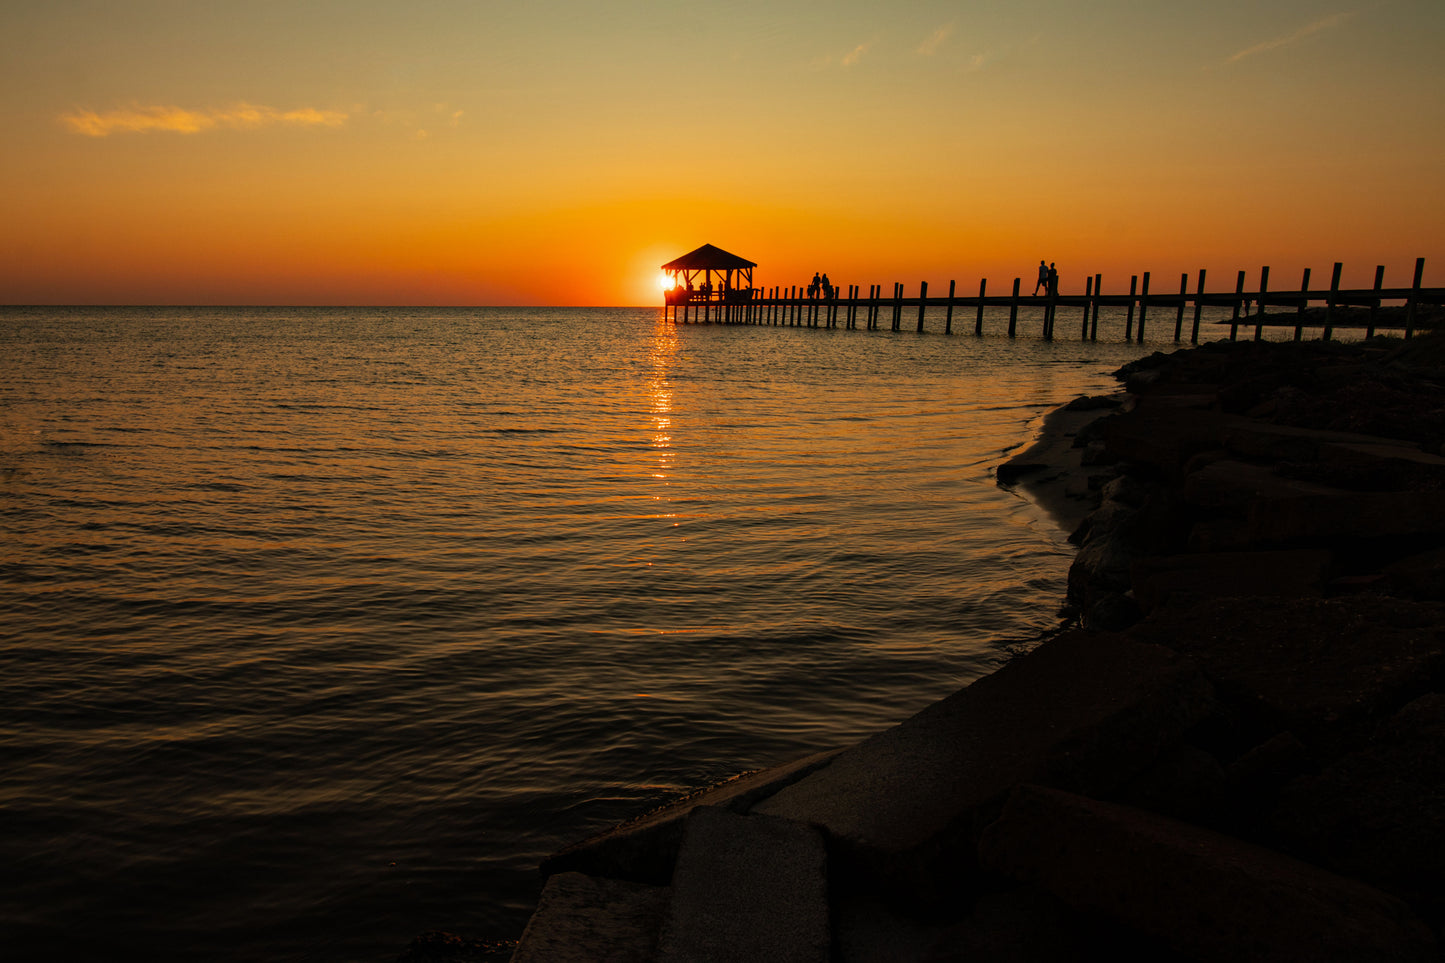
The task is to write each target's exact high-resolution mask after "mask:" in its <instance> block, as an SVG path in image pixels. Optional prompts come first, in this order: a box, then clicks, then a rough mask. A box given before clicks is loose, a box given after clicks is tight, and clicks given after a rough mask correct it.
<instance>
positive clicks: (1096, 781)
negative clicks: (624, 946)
mask: <svg viewBox="0 0 1445 963" xmlns="http://www.w3.org/2000/svg"><path fill="white" fill-rule="evenodd" d="M1212 704H1213V703H1212V693H1211V690H1210V688H1209V686H1208V685H1207V684H1206V683H1205V682H1204V680H1203V679H1202V678H1201V677H1200V675H1199V674H1198V672H1197V670H1196V669H1195V667H1194V666H1193V665H1192V664H1191V663H1189V662H1188V661H1187V660H1185V659H1182V658H1180V657H1179V656H1177V655H1175V654H1174V653H1171V652H1169V651H1168V650H1167V649H1164V648H1162V647H1159V646H1153V645H1139V644H1137V643H1134V642H1131V641H1129V640H1127V639H1124V638H1121V637H1118V636H1109V635H1094V634H1090V633H1083V632H1077V633H1071V634H1066V635H1064V636H1060V637H1059V638H1057V639H1054V640H1051V641H1049V642H1046V643H1044V644H1043V645H1041V646H1040V647H1039V648H1037V649H1035V650H1034V651H1032V652H1030V653H1028V654H1027V655H1024V656H1020V657H1019V658H1017V659H1015V660H1013V661H1012V662H1009V663H1008V664H1007V665H1005V666H1004V667H1003V668H1001V669H999V670H998V671H997V672H994V673H993V674H992V675H989V676H985V677H984V678H982V679H979V680H978V681H977V682H974V683H973V684H972V685H970V686H968V687H967V688H965V689H962V690H960V691H959V692H957V693H955V694H953V695H952V696H949V697H948V698H946V699H943V700H942V701H940V702H937V703H934V704H933V705H931V706H929V707H928V708H926V709H924V710H923V711H922V712H920V713H918V714H917V715H916V716H914V717H913V718H911V719H909V720H907V721H906V722H903V723H901V724H899V725H897V726H894V727H893V728H891V729H888V730H886V731H884V732H881V733H878V734H876V735H874V736H872V737H871V738H869V739H867V740H865V741H864V742H862V743H860V744H859V745H858V746H856V747H854V748H852V749H849V750H846V751H845V752H843V753H842V754H841V755H839V756H838V758H836V759H835V760H834V761H833V762H832V764H831V765H829V766H828V767H827V768H826V769H822V770H820V771H818V772H816V773H813V774H812V775H811V776H809V777H807V778H806V779H803V780H801V781H799V782H797V783H794V784H793V785H792V786H789V787H787V788H786V789H783V790H782V791H780V792H779V793H778V794H777V795H775V796H773V797H772V798H770V799H768V800H766V801H764V802H762V803H760V804H759V805H758V806H757V807H756V808H755V810H754V811H755V812H760V813H766V814H770V815H776V816H785V817H788V818H790V819H796V820H800V821H803V822H810V823H813V824H814V825H817V826H818V827H820V828H821V829H823V830H824V832H825V833H826V834H827V836H828V838H829V844H830V850H829V854H830V858H835V859H837V860H838V861H839V862H838V864H837V865H836V867H835V868H836V869H840V870H842V871H846V872H849V873H853V874H860V875H866V874H869V873H875V874H877V878H878V880H879V882H880V883H881V884H883V885H885V886H888V887H890V888H892V889H893V890H894V891H895V892H896V893H898V894H899V895H901V896H906V897H911V898H917V899H922V900H925V901H932V900H935V899H937V898H939V897H940V896H941V895H942V894H944V893H946V892H947V891H948V890H949V889H950V888H951V886H952V885H953V883H954V882H955V880H956V879H957V877H958V876H959V875H961V874H966V873H967V872H968V868H969V866H970V865H971V863H972V852H973V843H974V839H975V834H976V831H977V829H978V828H981V827H982V825H983V824H984V823H986V822H987V821H988V820H991V819H992V818H993V817H994V815H996V814H997V808H998V806H999V805H1001V804H1002V800H1003V797H1004V796H1005V795H1006V794H1007V792H1008V790H1009V789H1011V788H1012V787H1013V786H1015V785H1017V784H1019V783H1021V782H1044V783H1049V784H1053V785H1058V786H1063V787H1067V788H1072V789H1078V790H1081V791H1085V792H1090V791H1094V792H1103V791H1108V790H1111V789H1114V788H1115V787H1117V786H1119V785H1121V784H1122V783H1123V781H1124V780H1126V779H1128V778H1129V777H1131V776H1133V775H1135V774H1136V773H1137V772H1139V771H1140V770H1142V769H1143V768H1144V767H1145V766H1146V765H1147V764H1148V763H1149V761H1150V760H1151V759H1152V758H1153V757H1154V755H1155V754H1156V753H1157V752H1158V751H1159V749H1160V748H1161V747H1162V746H1164V745H1166V744H1167V743H1169V742H1171V741H1172V740H1174V739H1176V738H1177V737H1178V736H1179V735H1180V734H1181V733H1182V732H1184V730H1186V729H1187V728H1189V727H1190V726H1191V725H1193V724H1194V723H1196V722H1198V721H1199V720H1201V719H1203V718H1204V717H1205V716H1206V715H1207V714H1208V712H1209V711H1210V709H1211V707H1212Z"/></svg>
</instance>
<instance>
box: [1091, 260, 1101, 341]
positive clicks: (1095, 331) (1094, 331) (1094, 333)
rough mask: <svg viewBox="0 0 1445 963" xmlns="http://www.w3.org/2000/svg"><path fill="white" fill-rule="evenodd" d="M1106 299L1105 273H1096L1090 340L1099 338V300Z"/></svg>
mask: <svg viewBox="0 0 1445 963" xmlns="http://www.w3.org/2000/svg"><path fill="white" fill-rule="evenodd" d="M1103 299H1104V275H1102V274H1095V275H1094V307H1093V311H1092V313H1093V319H1092V320H1091V321H1090V322H1089V340H1090V341H1098V340H1099V302H1100V301H1102V300H1103Z"/></svg>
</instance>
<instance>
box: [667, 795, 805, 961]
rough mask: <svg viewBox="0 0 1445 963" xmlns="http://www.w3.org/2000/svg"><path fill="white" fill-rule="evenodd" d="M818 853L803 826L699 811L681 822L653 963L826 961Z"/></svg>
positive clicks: (711, 810) (707, 809)
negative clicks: (678, 847) (679, 842)
mask: <svg viewBox="0 0 1445 963" xmlns="http://www.w3.org/2000/svg"><path fill="white" fill-rule="evenodd" d="M829 934H830V927H829V920H828V871H827V854H826V851H825V850H824V847H823V838H822V837H821V836H819V835H818V833H817V831H816V830H814V829H813V828H812V827H810V826H806V825H804V824H802V823H796V822H792V821H790V820H787V819H779V818H777V817H774V816H740V815H738V814H736V813H733V812H729V811H728V810H726V809H716V808H713V807H710V806H702V807H699V808H697V809H694V810H693V811H692V814H691V815H690V816H689V817H688V820H687V833H686V835H685V836H684V838H683V844H682V850H681V852H680V853H679V855H678V860H677V870H676V872H675V873H674V874H673V885H672V902H671V904H670V905H669V907H668V911H667V917H666V919H665V920H664V922H663V926H662V933H661V935H660V936H659V937H658V944H657V959H658V961H659V963H754V961H756V960H769V961H775V963H828V959H829V952H830V950H829V946H830V936H829Z"/></svg>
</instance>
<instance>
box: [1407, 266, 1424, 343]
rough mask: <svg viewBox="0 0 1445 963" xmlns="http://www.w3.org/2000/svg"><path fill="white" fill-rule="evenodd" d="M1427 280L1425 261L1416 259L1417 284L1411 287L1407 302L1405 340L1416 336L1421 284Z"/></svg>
mask: <svg viewBox="0 0 1445 963" xmlns="http://www.w3.org/2000/svg"><path fill="white" fill-rule="evenodd" d="M1424 279H1425V259H1424V258H1423V257H1417V258H1415V282H1414V283H1413V284H1412V285H1410V297H1409V299H1408V300H1406V302H1405V340H1406V341H1409V340H1410V339H1411V338H1413V337H1414V336H1415V310H1416V307H1415V306H1416V305H1417V304H1419V303H1420V282H1421V281H1423V280H1424Z"/></svg>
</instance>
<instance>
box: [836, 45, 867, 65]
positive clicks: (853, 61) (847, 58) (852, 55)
mask: <svg viewBox="0 0 1445 963" xmlns="http://www.w3.org/2000/svg"><path fill="white" fill-rule="evenodd" d="M869 46H871V45H870V44H866V43H860V44H859V45H858V46H856V47H854V48H853V49H852V50H850V51H848V52H847V53H845V54H844V55H843V61H842V63H843V66H845V67H853V66H856V65H857V63H858V61H860V60H862V59H863V55H864V54H866V53H867V52H868V48H869Z"/></svg>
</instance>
